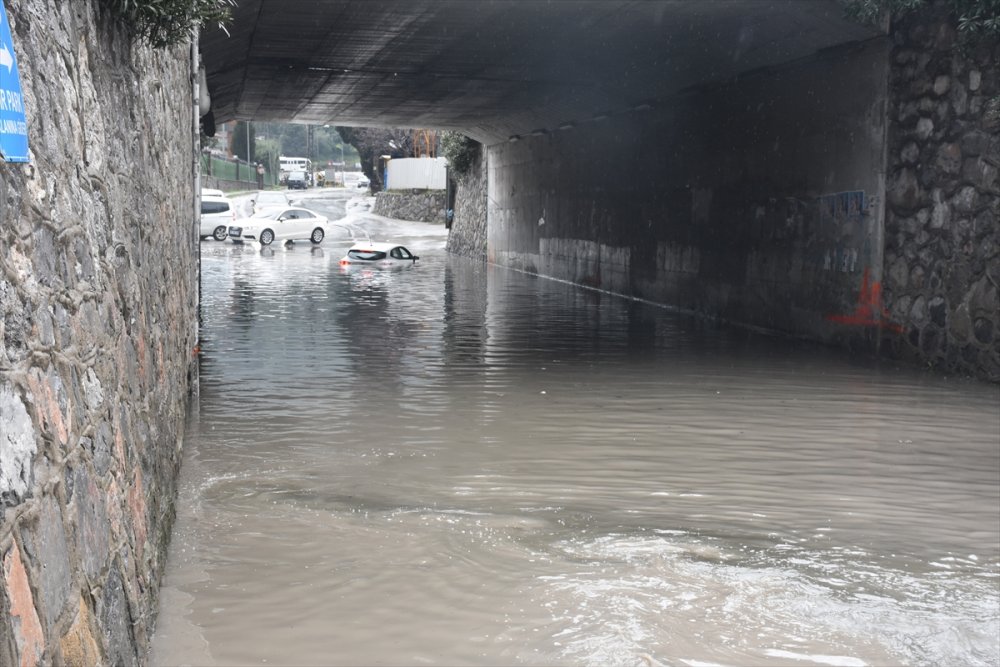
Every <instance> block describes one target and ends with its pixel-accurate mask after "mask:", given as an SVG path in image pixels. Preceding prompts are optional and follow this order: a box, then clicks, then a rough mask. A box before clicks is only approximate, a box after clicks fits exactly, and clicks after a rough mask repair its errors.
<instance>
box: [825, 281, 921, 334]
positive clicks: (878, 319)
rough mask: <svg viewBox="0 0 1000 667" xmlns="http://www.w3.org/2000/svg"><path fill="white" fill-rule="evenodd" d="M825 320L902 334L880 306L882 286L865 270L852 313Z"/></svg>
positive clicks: (899, 327) (832, 316) (830, 316)
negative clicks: (879, 328)
mask: <svg viewBox="0 0 1000 667" xmlns="http://www.w3.org/2000/svg"><path fill="white" fill-rule="evenodd" d="M826 319H827V320H828V321H830V322H836V323H837V324H848V325H851V326H858V327H881V328H882V329H884V330H886V331H892V332H893V333H902V331H903V328H902V327H901V326H899V325H898V324H894V323H893V322H891V321H890V320H889V312H888V311H887V310H886V309H885V306H883V305H882V284H881V283H880V282H878V281H872V280H871V276H870V270H869V269H867V268H866V269H865V272H864V276H863V277H862V278H861V292H860V293H859V294H858V303H857V306H856V307H855V308H854V312H853V313H849V314H847V315H827V316H826Z"/></svg>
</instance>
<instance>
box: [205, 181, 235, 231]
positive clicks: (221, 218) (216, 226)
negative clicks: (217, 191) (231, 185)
mask: <svg viewBox="0 0 1000 667" xmlns="http://www.w3.org/2000/svg"><path fill="white" fill-rule="evenodd" d="M235 221H236V209H234V208H233V203H232V202H231V201H229V198H228V197H226V196H225V195H207V194H205V192H204V191H202V195H201V228H200V230H199V235H200V236H201V237H202V238H205V237H206V236H211V237H212V238H214V239H215V240H216V241H225V240H226V236H227V230H228V229H229V225H231V224H233V223H234V222H235Z"/></svg>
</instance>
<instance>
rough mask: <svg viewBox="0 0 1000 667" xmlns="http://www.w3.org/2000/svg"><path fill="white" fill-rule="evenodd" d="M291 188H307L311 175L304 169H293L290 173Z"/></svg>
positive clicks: (289, 182) (289, 187) (289, 186)
mask: <svg viewBox="0 0 1000 667" xmlns="http://www.w3.org/2000/svg"><path fill="white" fill-rule="evenodd" d="M287 183H288V189H289V190H305V189H306V188H307V187H309V177H308V176H307V175H306V172H304V171H293V172H289V174H288V181H287Z"/></svg>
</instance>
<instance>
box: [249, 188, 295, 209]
mask: <svg viewBox="0 0 1000 667" xmlns="http://www.w3.org/2000/svg"><path fill="white" fill-rule="evenodd" d="M252 201H253V212H254V213H260V212H261V211H267V210H270V209H275V208H285V207H287V206H290V205H291V202H290V201H288V197H287V196H286V195H285V193H284V192H278V191H276V190H260V191H259V192H257V195H256V196H255V197H254V198H253V200H252Z"/></svg>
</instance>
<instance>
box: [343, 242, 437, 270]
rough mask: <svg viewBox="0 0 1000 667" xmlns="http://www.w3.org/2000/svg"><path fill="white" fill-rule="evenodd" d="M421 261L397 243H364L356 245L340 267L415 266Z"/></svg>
mask: <svg viewBox="0 0 1000 667" xmlns="http://www.w3.org/2000/svg"><path fill="white" fill-rule="evenodd" d="M418 259H420V258H419V257H417V256H416V255H414V254H413V253H411V252H410V251H409V250H407V249H406V248H404V247H403V246H401V245H399V244H397V243H381V242H376V241H362V242H360V243H355V244H354V245H353V246H351V248H350V249H349V250H348V251H347V254H346V255H344V257H343V258H342V259H341V260H340V266H341V267H344V268H347V267H351V266H376V267H383V268H387V267H393V266H405V265H408V264H414V263H416V261H417V260H418Z"/></svg>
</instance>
